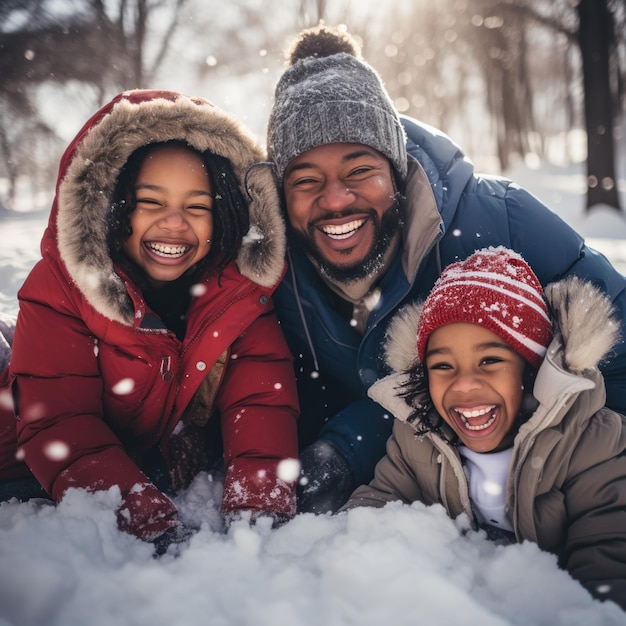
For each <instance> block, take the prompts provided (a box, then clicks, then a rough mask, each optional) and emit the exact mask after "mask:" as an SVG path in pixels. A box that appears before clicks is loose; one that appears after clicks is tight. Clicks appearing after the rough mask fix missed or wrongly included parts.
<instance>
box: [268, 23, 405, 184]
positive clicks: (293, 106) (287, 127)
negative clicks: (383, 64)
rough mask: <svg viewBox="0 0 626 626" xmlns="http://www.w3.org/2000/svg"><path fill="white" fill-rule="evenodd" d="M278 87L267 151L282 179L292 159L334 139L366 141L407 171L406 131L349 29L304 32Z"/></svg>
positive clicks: (319, 28)
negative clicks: (343, 30)
mask: <svg viewBox="0 0 626 626" xmlns="http://www.w3.org/2000/svg"><path fill="white" fill-rule="evenodd" d="M288 61H289V64H290V67H288V68H287V69H286V70H285V72H284V74H283V75H282V77H281V79H280V80H279V81H278V84H277V85H276V91H275V94H274V106H273V108H272V112H271V114H270V118H269V122H268V135H267V142H268V145H267V152H268V155H269V158H270V159H271V160H272V161H273V162H274V166H275V168H276V174H277V176H278V180H279V181H280V182H281V183H282V180H283V176H284V174H285V169H286V167H287V165H288V164H289V162H290V161H291V160H292V159H294V158H296V157H297V156H299V155H300V154H302V153H303V152H306V151H307V150H311V149H312V148H316V147H317V146H321V145H325V144H329V143H360V144H364V145H366V146H370V147H371V148H374V149H375V150H378V152H380V153H382V154H383V155H384V156H386V157H387V158H388V159H389V160H390V161H391V163H392V164H393V166H394V168H395V170H396V171H397V172H398V174H399V176H400V178H401V179H402V180H404V178H406V173H407V151H406V143H405V141H406V137H405V133H404V129H403V128H402V125H401V124H400V119H399V117H398V112H397V111H396V109H395V108H394V106H393V103H392V102H391V98H390V97H389V94H388V93H387V91H386V89H385V87H384V85H383V82H382V80H381V78H380V76H379V75H378V73H377V72H376V70H374V69H373V68H372V67H371V66H370V65H368V63H366V62H365V61H364V60H363V59H362V58H361V50H360V47H359V45H358V43H357V42H356V40H355V39H354V38H353V37H352V36H351V35H349V34H348V33H343V32H340V31H338V30H336V29H333V28H329V27H324V26H317V27H314V28H309V29H305V30H303V31H301V33H300V34H299V35H298V38H297V40H296V43H295V45H294V46H293V47H292V49H291V52H290V54H289V58H288Z"/></svg>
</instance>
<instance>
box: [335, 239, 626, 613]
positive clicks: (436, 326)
mask: <svg viewBox="0 0 626 626" xmlns="http://www.w3.org/2000/svg"><path fill="white" fill-rule="evenodd" d="M545 295H546V297H547V303H546V301H545V299H544V292H543V290H542V288H541V285H540V283H539V280H538V279H537V277H536V276H535V275H534V273H533V272H532V270H531V268H530V266H529V265H528V264H527V263H526V262H525V261H524V260H523V259H522V258H521V257H520V256H519V255H518V254H516V253H514V252H512V251H509V250H507V249H505V248H502V247H500V248H488V249H484V250H480V251H478V252H476V253H474V254H473V255H472V256H470V257H469V258H468V259H467V260H465V261H463V262H460V263H455V264H453V265H450V266H449V267H447V268H446V269H445V270H444V272H443V273H442V274H441V276H440V278H439V280H438V281H437V283H436V284H435V286H434V288H433V290H432V292H431V293H430V295H429V296H428V298H427V299H426V301H425V303H424V304H423V307H420V306H419V305H415V306H412V307H409V308H407V309H405V310H403V311H402V312H401V313H400V314H399V315H398V316H397V317H396V319H395V320H394V321H393V323H392V325H391V326H390V330H389V334H388V344H387V346H386V349H387V358H388V363H389V365H390V367H391V368H392V369H393V370H395V371H394V373H392V374H391V375H390V376H389V377H387V378H385V379H382V380H380V381H379V382H377V383H376V384H374V386H373V387H372V388H371V389H370V392H369V393H370V395H371V397H372V398H374V399H375V400H376V401H377V402H379V403H380V404H381V405H383V406H384V407H385V408H387V409H388V410H389V411H391V412H392V413H393V414H394V415H395V417H396V418H397V419H396V420H395V421H394V428H393V434H392V436H391V437H390V439H389V441H388V443H387V454H386V456H385V457H384V458H383V459H382V460H381V461H380V462H379V463H378V466H377V468H376V473H375V477H374V479H373V480H372V482H371V483H370V484H369V485H363V486H361V487H359V488H358V489H357V490H356V491H355V492H354V494H353V495H352V497H351V498H350V500H349V501H348V503H347V504H346V505H345V507H344V510H345V509H349V508H353V507H356V506H383V505H384V504H385V503H386V502H389V501H391V500H401V501H403V502H406V503H410V502H414V501H421V502H424V503H425V504H435V503H440V504H442V505H443V506H444V507H445V508H446V509H447V511H448V513H449V515H450V516H452V517H456V516H458V515H460V514H461V513H466V514H467V515H468V516H469V517H470V519H472V520H473V521H474V522H475V524H476V525H477V526H480V527H482V528H485V529H486V530H487V531H488V534H489V535H493V536H494V537H498V538H499V539H504V540H507V539H508V540H510V541H518V542H521V541H524V540H530V541H534V542H536V543H537V544H538V545H539V546H540V547H541V548H542V549H544V550H547V551H550V552H553V553H554V554H556V555H557V556H558V559H559V562H560V564H561V566H562V567H564V568H566V569H567V570H569V572H570V573H571V574H572V576H574V577H575V578H577V579H578V580H580V581H581V582H582V583H583V584H584V585H585V586H586V587H587V588H588V589H589V591H590V592H591V593H592V594H594V595H595V596H596V597H599V598H609V599H611V600H614V601H615V602H617V603H619V604H620V605H621V606H622V607H626V428H625V419H624V417H623V416H621V415H619V414H617V413H615V412H613V411H611V410H609V409H607V408H605V407H604V402H605V390H604V381H603V379H602V376H601V375H600V373H599V371H598V368H597V365H598V362H599V360H600V359H601V358H602V357H603V356H604V355H605V354H606V352H608V351H609V350H610V349H611V347H612V345H613V344H614V342H615V341H616V339H617V337H616V335H617V328H618V326H617V322H616V321H615V320H614V319H612V310H611V305H610V303H609V302H608V300H607V299H606V298H605V297H604V296H603V295H602V294H601V293H600V292H599V290H598V289H596V288H595V287H594V286H593V285H591V284H590V283H584V282H582V281H580V279H577V278H569V279H567V280H565V281H562V282H557V283H553V284H551V285H549V286H548V288H547V289H546V294H545ZM551 311H552V313H551ZM416 332H417V340H416Z"/></svg>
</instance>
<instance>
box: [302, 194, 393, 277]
mask: <svg viewBox="0 0 626 626" xmlns="http://www.w3.org/2000/svg"><path fill="white" fill-rule="evenodd" d="M400 200H401V195H400V194H399V193H396V194H395V196H394V198H393V202H392V203H391V205H390V206H389V207H388V208H387V209H385V211H384V212H383V214H382V216H381V218H380V220H379V218H378V213H376V211H374V209H371V210H370V211H366V213H367V214H368V215H369V217H370V219H371V220H372V221H373V223H374V233H375V234H374V240H373V243H372V246H371V248H370V250H369V251H368V253H367V254H366V255H365V257H364V258H363V259H362V260H359V261H357V262H356V263H354V264H352V265H338V264H336V263H329V262H328V261H327V260H326V259H325V258H324V256H323V255H322V254H321V253H320V251H319V248H318V247H317V246H316V245H315V243H314V241H315V239H314V228H315V227H314V226H311V227H309V234H308V235H303V234H302V233H301V232H299V231H296V230H294V229H291V233H292V235H293V237H294V239H295V240H296V241H297V242H298V243H299V244H300V245H301V246H302V248H303V249H304V251H305V253H306V254H307V255H308V256H309V257H310V258H311V259H313V261H314V262H315V263H316V264H317V265H318V267H319V270H320V273H321V274H322V275H323V276H326V277H327V278H329V279H330V280H331V281H333V282H336V283H343V284H350V283H354V282H356V281H359V280H362V279H364V278H366V277H367V276H370V275H373V274H377V273H378V272H380V270H381V269H383V267H384V264H385V253H386V252H387V250H388V249H389V246H391V244H392V243H393V242H394V240H395V237H396V235H397V234H398V233H399V232H400V230H401V229H402V225H403V223H404V221H403V208H402V207H403V204H402V202H401V201H400ZM350 213H351V212H350V211H346V212H344V213H342V215H350ZM359 213H360V214H362V213H363V211H359Z"/></svg>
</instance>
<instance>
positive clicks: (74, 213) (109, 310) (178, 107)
mask: <svg viewBox="0 0 626 626" xmlns="http://www.w3.org/2000/svg"><path fill="white" fill-rule="evenodd" d="M172 139H182V140H184V141H186V142H187V143H189V144H190V145H191V146H193V147H194V148H196V149H197V150H200V151H205V150H210V151H211V152H214V153H216V154H219V155H221V156H223V157H226V158H227V159H229V160H230V162H231V164H232V166H233V168H234V172H235V175H236V177H237V179H238V180H239V183H240V187H241V190H242V192H243V193H244V197H246V198H248V200H249V210H250V230H249V232H248V234H247V236H245V237H244V241H243V244H242V247H241V249H240V251H239V254H238V256H237V259H236V263H237V267H238V269H239V271H240V273H241V274H242V275H243V276H245V277H246V278H248V279H250V280H251V281H253V282H255V283H257V284H259V285H261V286H263V287H272V286H274V285H276V284H277V283H278V281H279V280H280V278H281V276H282V272H283V268H284V258H285V227H284V222H283V218H282V215H281V212H280V205H279V197H278V193H277V190H276V186H275V184H274V179H273V175H272V173H271V169H270V167H269V166H267V165H265V164H263V163H262V161H263V160H264V159H265V153H264V151H263V149H262V148H261V147H260V144H258V143H257V142H256V140H254V139H253V138H252V135H251V134H250V133H249V132H248V131H247V130H246V129H245V128H244V127H243V126H242V125H241V124H240V123H239V122H238V121H237V120H235V119H234V118H233V117H232V116H230V115H228V114H226V113H225V112H224V111H222V110H221V109H219V108H217V107H215V106H213V105H212V104H211V103H209V102H207V101H205V100H203V99H201V98H195V97H189V96H185V95H182V94H178V93H175V92H169V91H156V90H135V91H129V92H124V93H122V94H119V95H118V96H116V98H114V99H113V100H112V101H111V102H110V103H109V104H107V105H105V106H104V107H103V108H102V109H101V110H100V111H99V112H98V113H96V114H95V115H94V116H93V117H92V118H91V119H90V120H89V121H88V122H87V123H86V124H85V126H84V127H83V129H82V130H81V131H80V132H79V134H78V135H77V137H76V138H75V139H74V141H73V142H72V143H71V144H70V146H69V147H68V149H67V150H66V152H65V154H64V156H63V158H62V160H61V166H60V170H59V179H58V183H57V194H56V198H55V201H54V204H53V206H52V212H51V215H50V222H49V227H48V232H47V236H48V237H50V236H51V237H52V238H53V239H54V240H55V242H56V247H58V254H59V256H60V258H61V260H62V261H63V265H64V267H65V269H66V271H67V273H68V274H69V278H70V280H71V281H72V282H73V283H74V284H75V286H76V288H77V289H78V290H79V291H80V292H81V293H82V295H83V296H84V297H85V299H86V300H87V301H88V302H89V303H90V304H91V305H92V306H93V307H94V308H95V309H96V310H97V311H98V312H100V313H101V314H102V315H104V316H105V317H107V318H109V319H112V320H116V321H118V322H121V323H123V324H126V325H131V324H132V322H133V307H132V304H131V301H130V298H129V296H128V294H127V291H126V289H125V287H124V284H123V282H122V280H121V279H120V277H119V276H118V275H117V274H116V273H115V271H114V270H113V264H112V262H111V259H110V257H109V254H108V249H107V245H106V215H107V212H108V211H109V200H110V198H111V195H112V192H113V189H114V186H115V182H116V179H117V176H118V174H119V171H120V169H121V167H122V166H123V165H124V163H125V162H126V161H127V160H128V157H129V156H130V155H131V153H132V152H133V151H134V150H136V149H137V148H139V147H140V146H143V145H145V144H147V143H150V142H161V141H168V140H172ZM255 164H256V165H255ZM53 246H54V244H53ZM46 248H47V246H46V244H45V242H44V247H43V251H44V254H45V252H46Z"/></svg>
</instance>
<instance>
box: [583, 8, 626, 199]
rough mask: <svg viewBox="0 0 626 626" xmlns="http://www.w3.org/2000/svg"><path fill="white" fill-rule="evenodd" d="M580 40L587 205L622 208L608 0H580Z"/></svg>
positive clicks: (611, 35) (611, 28)
mask: <svg viewBox="0 0 626 626" xmlns="http://www.w3.org/2000/svg"><path fill="white" fill-rule="evenodd" d="M578 20H579V26H578V42H579V45H580V52H581V57H582V64H583V86H584V97H585V126H586V130H587V177H588V189H587V206H586V209H587V210H589V209H590V208H591V207H593V206H594V205H596V204H606V205H608V206H610V207H613V208H615V209H617V210H618V211H621V207H620V203H619V195H618V191H617V178H616V170H615V149H614V140H613V107H612V101H613V98H612V95H611V83H610V70H609V60H610V48H611V42H612V41H613V24H612V20H611V15H610V13H609V10H608V0H580V2H579V3H578Z"/></svg>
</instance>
